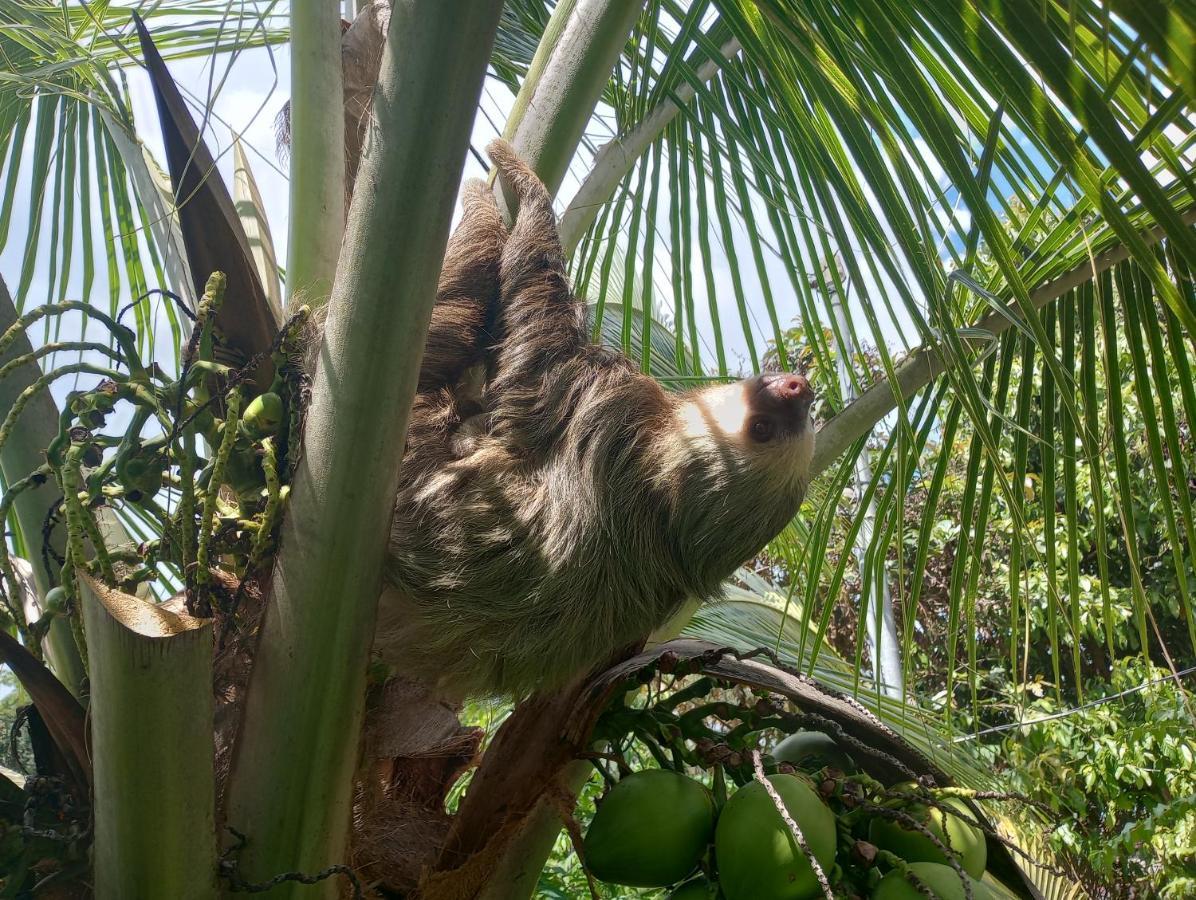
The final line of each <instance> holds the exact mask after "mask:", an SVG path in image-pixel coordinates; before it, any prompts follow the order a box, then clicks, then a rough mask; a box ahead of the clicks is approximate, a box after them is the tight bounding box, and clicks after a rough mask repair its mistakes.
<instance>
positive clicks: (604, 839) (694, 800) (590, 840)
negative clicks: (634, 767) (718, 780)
mask: <svg viewBox="0 0 1196 900" xmlns="http://www.w3.org/2000/svg"><path fill="white" fill-rule="evenodd" d="M713 832H714V801H713V799H712V798H711V796H710V791H708V790H707V789H706V787H705V786H704V785H703V784H701V783H700V782H698V781H694V779H692V778H688V777H686V776H685V775H681V774H679V773H677V772H670V771H668V770H666V769H649V770H646V771H643V772H635V773H633V774H631V775H628V776H627V777H626V778H624V779H623V780H621V781H620V782H619V783H618V784H616V785H615V786H614V787H613V788H612V789H611V791H610V793H608V794H607V795H606V799H604V800H603V801H602V804H601V805H600V806H599V807H598V812H597V813H595V814H594V820H593V821H592V822H591V823H590V829H589V831H588V832H587V833H586V837H585V844H584V852H585V860H586V865H587V866H588V867H589V870H590V872H591V873H592V874H593V875H594V877H595V878H599V879H601V880H602V881H608V882H611V883H612V884H625V885H630V886H632V887H666V886H667V885H670V884H676V883H677V882H678V881H680V880H681V879H683V878H685V877H686V876H687V875H689V874H690V873H691V872H693V870H694V869H696V868H697V867H698V863H699V862H700V861H701V859H702V855H703V854H704V853H705V852H706V848H707V846H708V845H709V844H710V839H711V837H712V835H713Z"/></svg>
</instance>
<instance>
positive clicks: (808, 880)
mask: <svg viewBox="0 0 1196 900" xmlns="http://www.w3.org/2000/svg"><path fill="white" fill-rule="evenodd" d="M768 780H769V782H770V783H771V784H772V786H773V787H774V788H775V789H776V791H777V793H778V794H779V795H780V797H781V800H782V802H783V803H784V804H785V808H786V809H787V810H788V811H789V815H791V816H792V817H793V819H794V820H795V821H796V822H797V825H798V827H799V828H800V829H801V832H802V835H803V836H804V837H805V839H806V843H807V844H808V845H809V847H810V849H811V851H812V852H813V854H814V858H815V859H817V860H818V863H819V865H821V866H822V868H823V871H826V870H828V869H829V868H830V866H831V864H832V863H833V862H834V859H835V815H834V813H832V812H831V811H830V809H829V808H828V807H827V805H826V804H825V803H823V802H822V800H820V799H819V798H818V795H817V794H816V793H815V792H814V790H813V789H812V788H811V787H810V786H809V784H808V783H807V782H806V781H805V779H802V778H799V777H797V776H795V775H770V776H769V778H768ZM714 846H715V855H716V858H717V860H718V869H719V884H720V885H722V889H723V893H724V894H726V896H727V898H728V900H805V898H807V897H814V896H817V895H818V893H819V891H820V888H819V886H818V879H817V877H816V876H815V875H814V869H813V868H812V867H811V866H810V862H809V860H808V859H807V858H806V855H805V853H804V852H803V851H802V849H801V847H800V846H799V845H798V844H797V842H796V841H795V840H794V839H793V835H792V834H791V833H790V831H789V827H788V826H787V825H786V824H785V820H784V819H782V818H781V814H780V813H779V812H778V811H777V808H776V806H775V805H774V804H773V801H772V798H771V797H769V796H768V792H767V791H765V790H764V786H763V785H761V784H760V783H759V782H752V783H751V784H749V785H747V786H746V787H743V788H740V789H739V790H738V791H736V792H735V793H734V794H732V795H731V799H729V800H728V801H727V805H726V806H725V807H724V808H723V811H722V814H721V815H720V816H719V819H718V829H717V831H716V832H715V838H714Z"/></svg>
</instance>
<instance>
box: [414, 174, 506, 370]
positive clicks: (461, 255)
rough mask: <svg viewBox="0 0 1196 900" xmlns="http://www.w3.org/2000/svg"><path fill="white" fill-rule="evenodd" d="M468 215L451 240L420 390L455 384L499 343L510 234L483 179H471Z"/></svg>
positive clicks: (466, 194)
mask: <svg viewBox="0 0 1196 900" xmlns="http://www.w3.org/2000/svg"><path fill="white" fill-rule="evenodd" d="M461 206H462V209H463V215H462V217H461V222H460V224H459V225H458V226H457V230H456V231H455V232H453V236H452V237H451V238H450V239H449V243H448V247H447V249H446V250H445V253H444V266H443V267H442V269H441V272H440V282H439V284H438V285H437V288H436V305H435V306H434V307H433V308H432V321H431V323H430V324H429V326H428V340H427V343H426V344H425V345H424V359H423V364H422V366H421V367H420V377H419V389H420V390H421V391H427V390H432V389H435V388H439V387H446V386H452V385H453V384H455V383H456V382H457V380H458V379H459V378H460V376H461V375H462V373H463V372H464V371H465V370H466V369H468V368H469V367H470V366H472V365H474V364H475V363H477V362H480V361H481V360H482V358H483V356H484V354H485V351H486V348H487V347H488V346H490V345H491V344H492V343H493V342H494V338H495V336H496V335H495V318H496V315H497V304H498V292H499V286H498V273H499V257H500V255H501V254H502V247H503V243H504V242H505V241H506V237H507V232H506V228H505V227H504V226H503V221H502V216H501V215H500V214H499V212H498V207H497V206H496V205H495V202H494V193H493V191H491V190H490V188H489V187H487V185H486V183H485V182H483V181H479V180H476V179H474V180H470V181H468V182H466V184H465V188H464V191H463V192H462V198H461Z"/></svg>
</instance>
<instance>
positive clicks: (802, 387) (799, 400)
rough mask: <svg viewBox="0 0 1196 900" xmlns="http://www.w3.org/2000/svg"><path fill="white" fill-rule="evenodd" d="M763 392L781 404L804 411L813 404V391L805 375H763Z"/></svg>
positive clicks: (779, 373)
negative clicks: (793, 406) (797, 407)
mask: <svg viewBox="0 0 1196 900" xmlns="http://www.w3.org/2000/svg"><path fill="white" fill-rule="evenodd" d="M764 390H766V391H768V393H769V394H771V395H772V396H773V397H775V398H776V399H777V400H780V401H782V402H783V403H786V404H793V405H795V406H800V407H802V408H804V409H808V408H809V406H810V404H811V403H813V402H814V390H813V389H812V388H811V387H810V382H809V381H808V380H807V379H806V376H805V375H795V374H793V373H791V372H778V373H777V374H775V375H765V376H764Z"/></svg>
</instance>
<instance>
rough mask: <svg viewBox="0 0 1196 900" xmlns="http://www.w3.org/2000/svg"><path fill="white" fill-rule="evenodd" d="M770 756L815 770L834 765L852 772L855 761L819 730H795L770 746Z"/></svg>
mask: <svg viewBox="0 0 1196 900" xmlns="http://www.w3.org/2000/svg"><path fill="white" fill-rule="evenodd" d="M772 758H773V759H775V760H776V761H777V762H787V763H789V764H790V765H793V766H797V767H798V768H799V769H806V770H808V771H811V772H812V771H815V770H817V769H824V768H826V767H827V766H834V767H835V768H836V769H842V770H843V771H844V772H854V771H855V770H856V766H855V763H854V762H853V761H852V759H851V757H850V756H848V755H847V754H846V753H844V752H843V748H842V747H840V746H839V744H838V743H837V742H836V741H835V739H834V738H832V737H831V736H830V735H829V734H823V733H822V732H821V731H796V732H794V733H793V734H791V735H789V737H787V738H785V739H784V740H783V741H781V742H780V743H779V744H777V745H776V746H775V747H773V748H772Z"/></svg>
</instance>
